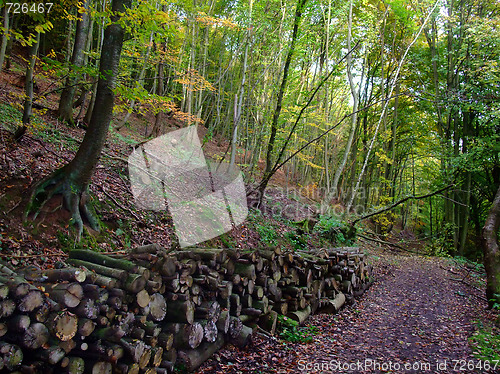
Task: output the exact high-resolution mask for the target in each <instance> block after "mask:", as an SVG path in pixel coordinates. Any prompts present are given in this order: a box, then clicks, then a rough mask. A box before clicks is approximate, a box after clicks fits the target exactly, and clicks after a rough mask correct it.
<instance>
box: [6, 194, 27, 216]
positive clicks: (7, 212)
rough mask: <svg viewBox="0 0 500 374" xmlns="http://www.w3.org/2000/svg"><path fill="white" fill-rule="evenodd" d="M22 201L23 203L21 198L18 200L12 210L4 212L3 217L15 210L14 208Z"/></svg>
mask: <svg viewBox="0 0 500 374" xmlns="http://www.w3.org/2000/svg"><path fill="white" fill-rule="evenodd" d="M22 201H23V199H22V198H21V199H19V201H18V202H17V203H16V204H15V205H14V206H13V207H12V208H10V209H9V210H8V211H6V212H5V213H4V214H5V215H7V214H9V213H10V212H12V211H13V210H14V209H16V208H17V207H18V206H19V204H21V202H22Z"/></svg>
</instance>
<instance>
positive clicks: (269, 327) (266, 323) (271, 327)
mask: <svg viewBox="0 0 500 374" xmlns="http://www.w3.org/2000/svg"><path fill="white" fill-rule="evenodd" d="M277 322H278V313H277V312H275V311H274V310H273V311H271V312H270V313H269V314H266V315H264V316H262V317H260V318H259V322H258V324H259V326H260V327H261V328H263V329H264V330H266V331H267V332H269V333H270V334H271V335H274V333H275V332H276V324H277Z"/></svg>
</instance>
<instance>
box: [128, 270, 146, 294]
mask: <svg viewBox="0 0 500 374" xmlns="http://www.w3.org/2000/svg"><path fill="white" fill-rule="evenodd" d="M146 282H147V280H146V278H145V277H143V276H142V275H140V274H128V276H127V279H126V280H125V282H124V283H123V288H124V289H125V290H127V291H129V292H132V293H138V292H139V291H142V290H143V289H144V288H145V287H146Z"/></svg>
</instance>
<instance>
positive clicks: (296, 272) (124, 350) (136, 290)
mask: <svg viewBox="0 0 500 374" xmlns="http://www.w3.org/2000/svg"><path fill="white" fill-rule="evenodd" d="M67 264H68V266H67V267H64V268H62V269H50V270H40V269H37V268H34V267H30V268H25V269H18V270H17V271H16V272H14V271H13V270H11V269H10V268H8V267H7V266H5V265H0V370H1V369H4V370H7V371H9V372H19V373H30V374H31V373H33V374H36V373H71V374H75V373H84V372H85V373H86V372H91V373H96V374H99V373H118V374H128V373H160V374H161V373H171V372H172V371H173V368H174V365H183V366H184V367H185V368H186V369H187V370H190V371H191V370H194V369H196V368H197V367H199V366H200V365H201V364H202V363H203V362H204V361H205V360H206V359H208V358H209V357H210V356H211V355H212V354H213V353H214V352H216V351H217V350H218V349H220V348H221V347H222V346H223V344H224V343H225V342H230V343H232V344H234V345H237V346H239V347H244V346H246V345H247V344H248V343H249V342H250V341H251V337H252V333H253V332H254V331H255V330H256V329H264V330H266V331H268V332H269V333H271V334H274V332H275V329H276V322H277V316H278V314H282V315H286V316H288V317H289V318H292V319H294V320H296V321H298V322H299V323H303V322H304V321H305V320H306V319H307V317H308V316H309V315H310V314H311V313H315V312H318V311H324V312H328V313H331V312H336V311H338V310H339V309H340V308H341V307H342V305H343V304H344V303H345V302H346V300H349V299H351V298H352V297H353V296H355V295H357V294H360V293H362V292H363V291H364V289H365V288H366V287H367V286H368V285H369V274H370V268H369V267H368V266H367V265H366V264H365V262H364V254H363V253H361V252H360V251H359V248H356V247H352V248H346V247H344V248H331V249H319V250H314V251H309V252H308V251H300V252H299V251H294V252H284V251H282V250H280V249H278V248H265V249H261V250H248V251H245V250H232V249H212V248H206V249H204V248H196V249H189V250H182V251H170V252H169V251H167V250H165V249H164V248H162V247H160V246H158V245H154V244H152V245H147V246H142V247H138V248H135V249H133V250H132V251H131V252H130V253H128V254H127V255H123V256H117V255H115V256H111V255H105V254H102V253H97V252H92V251H88V250H74V251H72V252H70V254H69V258H68V260H67Z"/></svg>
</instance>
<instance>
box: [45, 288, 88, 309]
mask: <svg viewBox="0 0 500 374" xmlns="http://www.w3.org/2000/svg"><path fill="white" fill-rule="evenodd" d="M47 292H48V293H49V295H50V298H51V299H52V300H54V301H56V302H58V303H60V304H63V305H64V306H66V307H68V308H75V307H76V306H78V304H80V301H81V300H82V298H83V287H82V286H81V285H80V283H76V282H73V283H59V284H56V285H54V286H53V287H52V288H49V289H47Z"/></svg>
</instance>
